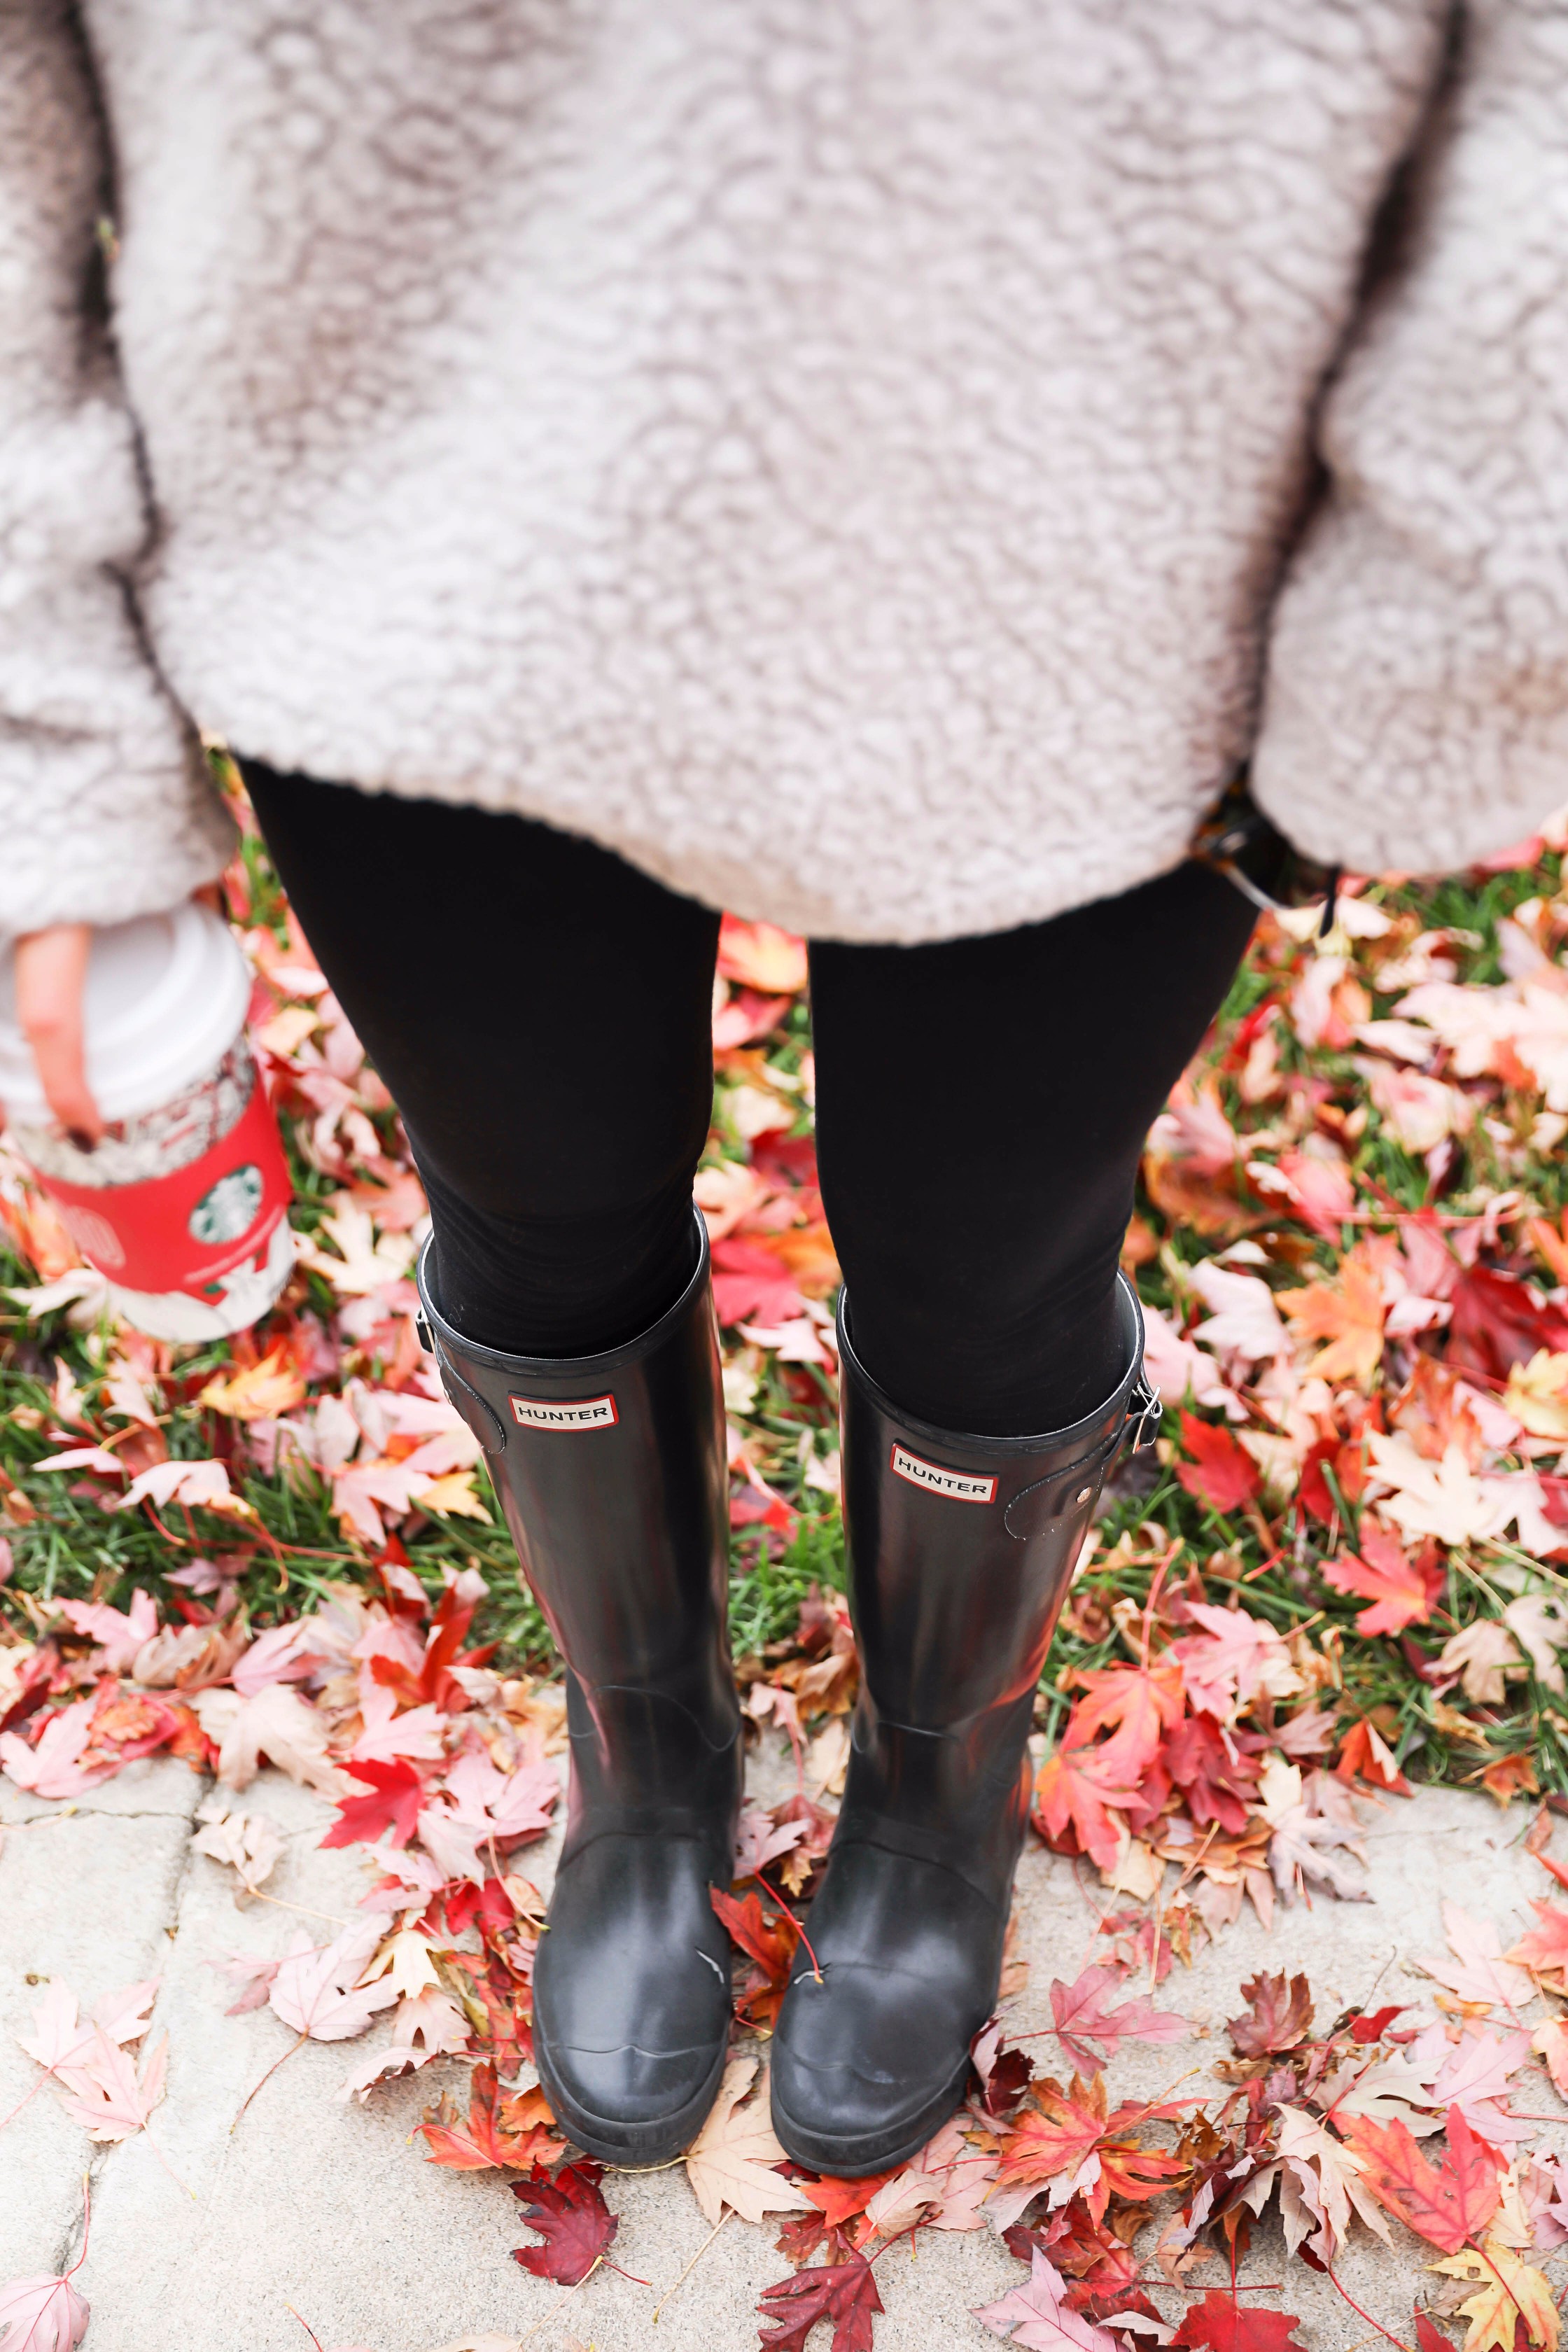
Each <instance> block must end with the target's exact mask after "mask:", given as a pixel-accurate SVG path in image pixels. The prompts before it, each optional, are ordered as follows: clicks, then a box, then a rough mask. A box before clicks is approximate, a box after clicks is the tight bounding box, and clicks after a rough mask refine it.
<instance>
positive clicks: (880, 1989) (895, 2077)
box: [773, 1962, 969, 2179]
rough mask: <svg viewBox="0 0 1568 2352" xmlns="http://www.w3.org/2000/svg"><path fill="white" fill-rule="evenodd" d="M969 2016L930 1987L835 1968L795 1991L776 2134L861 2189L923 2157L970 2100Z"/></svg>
mask: <svg viewBox="0 0 1568 2352" xmlns="http://www.w3.org/2000/svg"><path fill="white" fill-rule="evenodd" d="M968 2072H969V2028H968V2020H967V2017H966V2016H965V2015H963V2014H962V2013H961V2011H960V2009H959V2007H958V2005H957V2004H955V2003H954V2002H953V2001H952V2000H947V1999H944V1998H943V1997H942V1994H941V1992H940V1991H939V1990H937V1989H936V1988H934V1987H932V1986H931V1984H930V1983H928V1982H925V1981H923V1980H922V1979H919V1978H908V1979H900V1974H899V1972H898V1971H897V1970H888V1969H872V1968H868V1967H863V1966H860V1965H858V1964H856V1963H853V1962H850V1963H842V1962H840V1963H833V1962H829V1963H828V1964H827V1966H826V1969H825V1970H824V1973H823V1977H822V1979H821V1980H820V1981H818V1980H817V1979H816V1978H815V1977H813V1976H812V1975H810V1974H809V1973H807V1974H805V1975H804V1976H801V1977H798V1978H797V1979H795V1983H794V1984H793V1985H792V1987H791V1989H790V1992H789V1995H788V1998H787V2000H786V2002H785V2006H784V2011H783V2013H782V2015H781V2017H780V2020H779V2027H778V2032H777V2033H776V2035H775V2037H774V2043H773V2128H774V2130H775V2131H776V2132H777V2134H778V2137H779V2139H780V2140H781V2142H782V2143H783V2145H784V2147H785V2148H786V2149H787V2150H788V2152H789V2154H790V2155H791V2156H792V2157H794V2158H795V2161H796V2162H797V2163H799V2164H808V2165H810V2166H812V2167H813V2168H816V2169H817V2170H820V2171H824V2172H831V2173H834V2174H836V2175H840V2176H843V2177H845V2178H848V2179H853V2178H855V2177H856V2176H857V2175H858V2174H863V2173H868V2172H879V2171H882V2170H884V2169H886V2168H888V2167H889V2166H892V2165H895V2164H901V2163H903V2162H905V2161H906V2160H907V2159H908V2158H910V2157H911V2156H913V2155H915V2154H916V2153H917V2152H918V2151H919V2150H920V2149H921V2148H922V2147H924V2146H925V2144H926V2142H927V2140H928V2139H930V2137H931V2135H932V2133H933V2132H935V2131H936V2130H937V2129H938V2128H939V2127H940V2126H941V2125H942V2123H943V2122H944V2121H945V2119H946V2117H947V2116H949V2115H951V2113H952V2109H953V2107H954V2106H955V2105H957V2103H958V2101H959V2099H960V2098H962V2096H963V2085H964V2083H965V2080H966V2079H967V2076H968Z"/></svg>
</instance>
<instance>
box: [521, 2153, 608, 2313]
mask: <svg viewBox="0 0 1568 2352" xmlns="http://www.w3.org/2000/svg"><path fill="white" fill-rule="evenodd" d="M604 2177H605V2168H604V2166H603V2165H602V2164H595V2163H594V2162H593V2161H592V2159H591V2158H588V2157H584V2158H583V2160H582V2162H581V2163H580V2164H567V2165H563V2167H562V2168H561V2170H560V2171H559V2172H558V2173H557V2174H556V2176H555V2178H554V2179H553V2180H552V2179H551V2178H550V2175H549V2174H548V2173H547V2172H546V2171H545V2170H544V2168H543V2167H542V2166H541V2165H535V2166H534V2168H533V2170H532V2171H531V2173H530V2174H529V2176H528V2178H527V2179H526V2180H514V2181H513V2182H512V2184H511V2193H512V2195H513V2196H514V2197H515V2198H516V2199H517V2201H518V2203H519V2204H520V2205H521V2208H522V2219H523V2221H524V2223H525V2224H526V2226H527V2227H528V2228H529V2229H531V2230H532V2231H535V2232H536V2233H537V2235H538V2236H539V2237H540V2238H541V2239H542V2244H540V2245H537V2246H514V2247H513V2249H512V2256H511V2258H512V2261H513V2262H514V2263H521V2265H522V2267H523V2269H524V2270H525V2271H531V2272H532V2273H533V2275H534V2277H535V2278H547V2279H553V2280H554V2282H555V2284H556V2285H557V2286H577V2285H579V2284H581V2283H582V2281H583V2280H584V2279H585V2278H586V2277H587V2275H588V2273H589V2272H590V2271H591V2270H592V2269H593V2267H594V2265H595V2263H596V2262H597V2261H598V2260H599V2257H600V2255H601V2254H602V2253H603V2252H604V2251H605V2247H606V2246H607V2245H608V2244H609V2242H610V2241H611V2239H612V2238H613V2237H614V2236H615V2234H616V2230H617V2229H618V2228H619V2227H620V2221H619V2217H618V2215H616V2214H615V2213H612V2212H611V2210H610V2209H609V2207H608V2206H607V2205H606V2204H605V2200H604V2198H603V2196H602V2195H601V2193H600V2189H599V2183H600V2181H601V2180H602V2179H604Z"/></svg>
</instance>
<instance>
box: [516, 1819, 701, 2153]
mask: <svg viewBox="0 0 1568 2352" xmlns="http://www.w3.org/2000/svg"><path fill="white" fill-rule="evenodd" d="M622 1843H625V1844H626V1845H627V1846H629V1847H631V1848H632V1849H633V1850H632V1851H631V1852H629V1853H625V1854H619V1853H614V1852H610V1851H607V1850H606V1849H609V1848H611V1847H615V1846H618V1845H620V1844H622ZM655 1843H656V1842H654V1841H644V1840H636V1841H632V1840H627V1841H620V1840H610V1839H605V1840H602V1841H600V1843H599V1844H598V1845H596V1846H594V1847H590V1848H589V1849H588V1850H587V1851H586V1852H585V1853H583V1854H582V1855H581V1856H580V1857H579V1858H578V1859H576V1860H574V1862H573V1863H571V1864H568V1865H567V1866H566V1867H565V1868H564V1869H563V1872H562V1874H561V1877H560V1879H559V1880H558V1882H557V1887H556V1894H555V1897H554V1900H553V1901H552V1904H551V1906H550V1927H549V1930H548V1932H547V1933H546V1935H545V1936H544V1937H543V1939H542V1943H541V1946H540V1951H539V1958H538V1962H537V1964H536V1967H535V1970H534V2048H535V2055H536V2058H537V2061H538V2065H539V2073H540V2079H541V2080H542V2083H543V2084H544V2087H545V2090H546V2092H547V2094H548V2095H549V2097H550V2100H551V2104H552V2105H553V2107H554V2108H555V2112H556V2115H557V2116H558V2118H559V2120H560V2122H561V2123H562V2125H563V2126H564V2128H565V2129H566V2130H567V2131H569V2132H570V2133H571V2135H572V2137H573V2138H574V2140H576V2142H577V2143H578V2145H579V2146H580V2147H585V2148H586V2149H587V2151H588V2153H589V2154H590V2155H591V2156H597V2157H600V2158H603V2159H604V2160H605V2162H609V2163H619V2164H625V2163H631V2164H653V2163H658V2162H662V2161H663V2160H664V2159H665V2158H668V2157H670V2156H674V2155H676V2154H678V2153H679V2150H680V2149H681V2148H682V2147H685V2146H686V2144H687V2142H688V2141H689V2139H690V2138H691V2137H692V2136H693V2134H694V2133H695V2132H696V2131H697V2130H698V2128H699V2127H700V2125H701V2122H702V2119H703V2117H704V2116H705V2115H706V2114H707V2112H708V2108H709V2107H710V2105H711V2104H712V2100H713V2096H714V2094H715V2092H716V2091H717V2089H718V2086H719V2082H720V2079H721V2075H722V2074H723V2065H724V2055H725V2052H726V2049H727V2046H728V2042H729V2027H730V1972H729V1968H728V1964H727V1962H728V1948H727V1946H726V1944H725V1940H724V1936H723V1931H722V1929H721V1927H720V1926H719V1923H718V1921H717V1920H716V1918H715V1917H714V1915H713V1907H712V1905H711V1903H710V1900H709V1893H708V1882H707V1878H706V1875H705V1872H704V1866H703V1860H702V1856H701V1854H700V1851H699V1850H698V1849H696V1848H695V1847H683V1846H681V1845H679V1844H678V1843H665V1842H663V1841H659V1842H657V1843H658V1851H657V1852H656V1851H654V1850H653V1848H654V1845H655Z"/></svg>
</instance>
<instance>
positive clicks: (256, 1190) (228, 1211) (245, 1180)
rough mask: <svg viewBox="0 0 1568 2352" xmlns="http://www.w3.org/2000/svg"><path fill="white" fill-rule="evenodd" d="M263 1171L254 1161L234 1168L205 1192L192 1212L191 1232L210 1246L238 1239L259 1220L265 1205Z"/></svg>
mask: <svg viewBox="0 0 1568 2352" xmlns="http://www.w3.org/2000/svg"><path fill="white" fill-rule="evenodd" d="M261 1193H262V1182H261V1171H260V1169H259V1168H258V1167H255V1166H254V1165H251V1164H248V1163H247V1166H245V1167H244V1168H231V1169H230V1170H229V1171H228V1174H227V1175H226V1176H220V1177H219V1178H218V1180H217V1182H216V1184H215V1185H214V1186H213V1188H212V1190H211V1192H204V1193H203V1194H202V1197H201V1199H200V1200H199V1201H198V1202H196V1205H195V1208H194V1209H193V1210H192V1211H191V1214H190V1231H191V1234H192V1235H193V1236H194V1238H195V1240H196V1241H198V1242H205V1243H206V1244H208V1245H209V1247H211V1246H214V1245H216V1244H218V1243H220V1242H237V1241H238V1239H239V1237H240V1235H241V1234H247V1233H248V1232H249V1231H250V1228H251V1226H252V1225H253V1224H254V1223H256V1220H257V1217H258V1213H259V1212H260V1208H261Z"/></svg>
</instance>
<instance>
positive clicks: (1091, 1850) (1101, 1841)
mask: <svg viewBox="0 0 1568 2352" xmlns="http://www.w3.org/2000/svg"><path fill="white" fill-rule="evenodd" d="M1137 1801H1138V1791H1137V1790H1136V1789H1126V1788H1122V1787H1121V1786H1119V1785H1118V1784H1117V1783H1115V1782H1114V1781H1110V1782H1109V1783H1108V1778H1107V1776H1106V1775H1105V1774H1104V1773H1102V1771H1101V1769H1100V1762H1099V1751H1098V1750H1097V1751H1095V1752H1094V1753H1092V1754H1089V1755H1088V1756H1086V1755H1085V1754H1084V1752H1083V1750H1082V1749H1081V1748H1076V1749H1069V1748H1058V1750H1057V1752H1056V1754H1055V1755H1054V1756H1048V1757H1047V1759H1046V1761H1045V1763H1044V1764H1043V1765H1042V1766H1041V1767H1040V1774H1039V1778H1038V1780H1037V1781H1036V1782H1035V1827H1036V1829H1037V1831H1038V1832H1039V1833H1040V1835H1041V1836H1042V1837H1043V1838H1044V1839H1045V1840H1046V1842H1047V1844H1054V1845H1056V1846H1057V1847H1058V1851H1062V1850H1065V1851H1066V1852H1068V1853H1079V1852H1082V1853H1087V1854H1088V1856H1089V1860H1090V1861H1091V1862H1093V1863H1094V1864H1097V1866H1098V1867H1099V1868H1100V1869H1101V1870H1110V1869H1112V1868H1113V1867H1114V1866H1115V1863H1116V1858H1117V1856H1118V1854H1119V1853H1121V1841H1122V1836H1123V1826H1122V1824H1121V1822H1118V1821H1116V1820H1115V1819H1114V1818H1113V1817H1112V1815H1111V1813H1110V1810H1109V1809H1110V1807H1111V1806H1112V1805H1133V1804H1136V1803H1137ZM1069 1825H1070V1829H1071V1832H1072V1835H1073V1837H1074V1838H1075V1839H1076V1841H1077V1843H1076V1844H1071V1845H1068V1846H1066V1848H1065V1849H1064V1848H1063V1847H1062V1843H1061V1842H1062V1841H1063V1840H1064V1839H1065V1838H1066V1837H1067V1835H1068V1829H1069Z"/></svg>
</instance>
